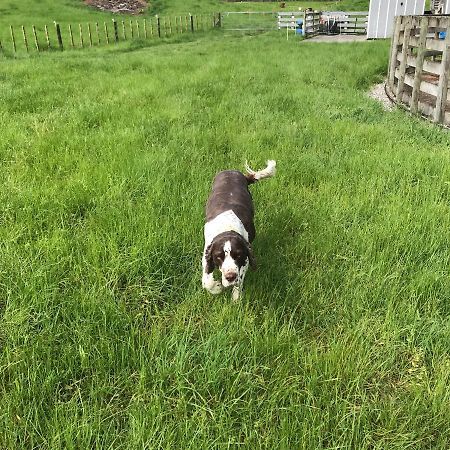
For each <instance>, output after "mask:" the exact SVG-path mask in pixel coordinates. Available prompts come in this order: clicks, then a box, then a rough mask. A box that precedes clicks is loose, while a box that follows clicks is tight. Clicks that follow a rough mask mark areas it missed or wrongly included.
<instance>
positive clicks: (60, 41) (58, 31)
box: [55, 22, 64, 51]
mask: <svg viewBox="0 0 450 450" xmlns="http://www.w3.org/2000/svg"><path fill="white" fill-rule="evenodd" d="M55 28H56V37H57V39H58V45H59V49H60V50H61V51H63V50H64V46H63V41H62V36H61V28H60V26H59V23H56V22H55Z"/></svg>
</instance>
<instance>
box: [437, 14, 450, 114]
mask: <svg viewBox="0 0 450 450" xmlns="http://www.w3.org/2000/svg"><path fill="white" fill-rule="evenodd" d="M446 33H447V34H446V36H445V41H444V44H445V47H444V51H443V53H442V62H441V73H440V74H439V85H438V92H437V98H436V109H435V110H434V117H433V120H434V121H435V122H442V120H443V112H444V111H445V105H446V103H447V93H448V70H449V67H450V21H449V20H448V19H447V31H446Z"/></svg>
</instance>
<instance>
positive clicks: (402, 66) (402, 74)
mask: <svg viewBox="0 0 450 450" xmlns="http://www.w3.org/2000/svg"><path fill="white" fill-rule="evenodd" d="M411 25H412V18H411V16H408V17H406V23H405V31H404V33H403V45H402V55H403V57H402V62H401V63H400V68H399V74H398V84H397V93H396V95H395V100H396V102H397V103H401V102H402V100H403V89H404V88H405V75H406V64H407V62H408V54H409V38H410V37H411ZM394 73H395V69H394Z"/></svg>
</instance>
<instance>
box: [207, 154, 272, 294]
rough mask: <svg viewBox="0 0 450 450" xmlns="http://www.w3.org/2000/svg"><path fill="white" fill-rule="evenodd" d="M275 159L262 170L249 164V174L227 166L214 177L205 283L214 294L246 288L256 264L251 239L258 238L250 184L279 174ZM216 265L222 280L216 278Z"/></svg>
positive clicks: (209, 215)
mask: <svg viewBox="0 0 450 450" xmlns="http://www.w3.org/2000/svg"><path fill="white" fill-rule="evenodd" d="M275 166H276V163H275V161H272V160H270V161H267V167H266V168H265V169H263V170H260V171H258V172H255V171H253V170H252V169H250V168H249V167H248V166H246V170H247V174H246V175H244V174H243V173H242V172H239V171H237V170H224V171H223V172H219V173H218V174H217V175H216V177H215V178H214V182H213V186H212V192H211V194H210V196H209V198H208V202H207V204H206V224H205V248H204V251H203V260H202V265H203V277H202V285H203V287H204V288H205V289H207V290H208V291H209V292H211V294H219V293H220V292H222V290H223V289H224V288H227V287H230V286H232V287H233V294H232V297H233V300H238V299H239V297H240V295H241V292H242V284H243V282H244V277H245V273H246V272H247V269H248V267H249V266H250V267H251V268H252V269H255V268H256V263H255V258H254V256H253V251H252V247H251V242H252V241H253V239H254V238H255V225H254V223H253V215H254V209H253V201H252V196H251V194H250V191H249V190H248V185H249V184H252V183H256V182H257V181H259V180H262V179H263V178H270V177H273V176H274V175H275ZM214 269H218V270H220V272H221V273H222V280H221V281H216V280H214V274H213V272H214Z"/></svg>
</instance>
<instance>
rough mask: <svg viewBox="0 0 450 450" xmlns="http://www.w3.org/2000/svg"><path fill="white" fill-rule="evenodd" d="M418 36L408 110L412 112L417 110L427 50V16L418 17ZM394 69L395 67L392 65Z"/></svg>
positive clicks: (415, 112)
mask: <svg viewBox="0 0 450 450" xmlns="http://www.w3.org/2000/svg"><path fill="white" fill-rule="evenodd" d="M419 20H420V22H419V24H420V36H419V43H418V49H417V56H416V70H415V73H414V83H413V91H412V96H411V105H410V110H411V112H412V113H413V114H417V112H418V104H419V92H420V83H421V81H422V72H423V63H424V60H425V53H426V51H427V33H428V23H429V19H428V17H421V18H420V19H419ZM394 70H395V67H394Z"/></svg>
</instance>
